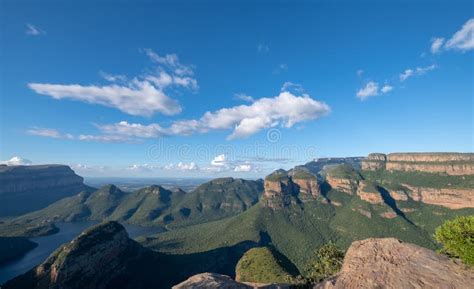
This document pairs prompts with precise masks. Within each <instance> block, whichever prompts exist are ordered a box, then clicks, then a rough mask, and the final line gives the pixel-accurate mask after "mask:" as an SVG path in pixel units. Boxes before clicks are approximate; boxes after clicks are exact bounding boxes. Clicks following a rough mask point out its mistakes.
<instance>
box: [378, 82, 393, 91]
mask: <svg viewBox="0 0 474 289" xmlns="http://www.w3.org/2000/svg"><path fill="white" fill-rule="evenodd" d="M392 90H393V86H391V85H388V84H386V85H384V86H383V87H382V89H381V90H380V91H381V92H382V93H389V92H390V91H392Z"/></svg>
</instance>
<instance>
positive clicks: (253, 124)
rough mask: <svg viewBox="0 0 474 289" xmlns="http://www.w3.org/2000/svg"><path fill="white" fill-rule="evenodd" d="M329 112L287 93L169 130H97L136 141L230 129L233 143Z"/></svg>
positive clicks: (133, 126) (119, 126)
mask: <svg viewBox="0 0 474 289" xmlns="http://www.w3.org/2000/svg"><path fill="white" fill-rule="evenodd" d="M329 112H330V108H329V106H328V105H327V104H325V103H323V102H320V101H316V100H314V99H312V98H310V97H309V96H308V95H306V94H304V95H302V96H295V95H293V94H291V93H289V92H281V93H280V94H279V95H278V96H276V97H274V98H260V99H258V100H256V101H255V102H254V103H252V104H249V105H239V106H234V107H231V108H222V109H220V110H217V111H214V112H209V111H208V112H206V113H205V114H204V115H203V116H202V117H201V118H200V119H194V120H180V121H175V122H174V123H172V124H171V125H170V126H169V127H162V126H161V125H159V124H157V123H152V124H148V125H143V124H138V123H128V122H127V121H121V122H119V123H115V124H107V125H98V126H97V127H98V128H99V130H101V131H102V132H103V133H105V134H106V135H115V136H122V137H135V138H155V137H161V136H173V135H191V134H195V133H206V132H209V131H213V130H228V129H233V132H232V133H231V134H230V135H229V137H228V139H235V138H245V137H248V136H250V135H253V134H255V133H257V132H259V131H260V130H262V129H265V128H270V127H273V126H276V125H281V126H284V127H287V128H289V127H292V126H293V125H294V124H297V123H300V122H304V121H308V120H314V119H318V118H320V117H322V116H324V115H327V114H328V113H329Z"/></svg>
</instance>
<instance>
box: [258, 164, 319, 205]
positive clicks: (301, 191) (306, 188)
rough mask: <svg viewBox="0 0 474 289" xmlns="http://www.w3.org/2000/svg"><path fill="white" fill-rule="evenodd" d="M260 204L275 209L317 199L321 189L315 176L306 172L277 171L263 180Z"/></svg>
mask: <svg viewBox="0 0 474 289" xmlns="http://www.w3.org/2000/svg"><path fill="white" fill-rule="evenodd" d="M264 189H265V190H264V193H263V196H262V201H261V202H260V204H261V205H262V206H265V207H269V208H273V209H277V208H283V207H286V206H288V205H290V204H298V203H301V202H305V201H308V200H312V199H315V198H317V197H318V196H319V195H320V194H321V189H320V186H319V183H318V180H317V178H316V176H314V175H312V174H311V173H309V172H306V171H290V172H287V171H285V170H277V171H275V172H273V173H272V174H270V175H268V176H267V177H266V178H265V184H264Z"/></svg>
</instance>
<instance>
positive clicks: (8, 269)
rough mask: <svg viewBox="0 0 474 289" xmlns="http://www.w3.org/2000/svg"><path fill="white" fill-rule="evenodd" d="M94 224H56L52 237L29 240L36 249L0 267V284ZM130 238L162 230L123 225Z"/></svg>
mask: <svg viewBox="0 0 474 289" xmlns="http://www.w3.org/2000/svg"><path fill="white" fill-rule="evenodd" d="M94 224H96V223H94V222H76V223H57V224H56V226H57V227H58V228H59V232H58V233H57V234H54V235H49V236H43V237H36V238H30V240H31V241H33V242H35V243H37V244H38V246H37V247H36V248H34V249H33V250H31V251H29V252H27V253H26V254H25V255H23V256H21V257H20V258H18V259H16V260H13V261H10V262H8V263H6V264H3V265H2V266H0V284H3V283H5V282H6V281H8V280H10V279H12V278H13V277H16V276H18V275H20V274H23V273H25V272H27V271H28V270H30V269H32V268H33V267H35V266H36V265H38V264H40V263H41V262H43V261H44V260H46V258H47V257H48V256H49V255H50V254H51V253H52V252H54V250H56V249H57V248H58V247H59V246H61V245H62V244H64V243H67V242H69V241H71V240H72V239H74V238H75V237H76V236H77V235H79V234H80V233H81V232H82V231H84V230H85V229H87V228H88V227H90V226H92V225H94ZM123 225H124V227H125V228H126V229H127V232H128V235H129V236H130V237H131V238H136V237H138V236H142V235H150V234H155V233H159V232H161V231H162V228H159V227H139V226H134V225H128V224H123Z"/></svg>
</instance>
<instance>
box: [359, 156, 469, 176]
mask: <svg viewBox="0 0 474 289" xmlns="http://www.w3.org/2000/svg"><path fill="white" fill-rule="evenodd" d="M361 167H362V169H363V170H380V169H386V170H388V171H405V172H416V171H417V172H426V173H442V174H448V175H474V154H473V153H392V154H389V155H387V156H385V155H383V154H369V156H368V157H367V158H366V159H365V160H363V161H362V163H361Z"/></svg>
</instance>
